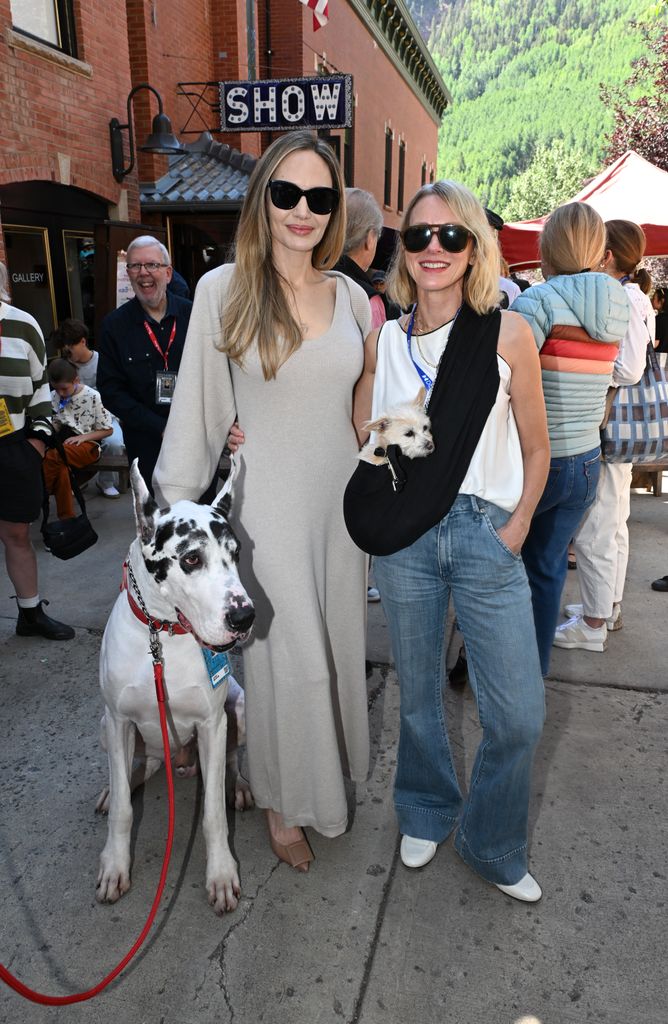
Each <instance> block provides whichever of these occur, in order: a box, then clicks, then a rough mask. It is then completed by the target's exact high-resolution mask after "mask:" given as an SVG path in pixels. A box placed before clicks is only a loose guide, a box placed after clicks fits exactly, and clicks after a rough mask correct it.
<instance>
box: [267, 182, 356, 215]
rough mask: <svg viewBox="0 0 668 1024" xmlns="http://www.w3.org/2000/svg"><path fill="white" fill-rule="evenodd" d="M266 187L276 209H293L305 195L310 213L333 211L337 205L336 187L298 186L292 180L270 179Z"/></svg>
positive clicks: (337, 192) (337, 194)
mask: <svg viewBox="0 0 668 1024" xmlns="http://www.w3.org/2000/svg"><path fill="white" fill-rule="evenodd" d="M267 188H268V189H269V194H270V196H271V201H272V203H273V204H274V206H275V207H276V209H278V210H294V208H295V206H296V205H297V203H298V202H299V200H300V199H301V197H302V196H305V197H306V202H307V204H308V208H309V210H310V211H311V213H318V214H320V215H321V216H322V215H323V214H326V213H333V212H334V210H335V209H336V208H337V206H338V205H339V191H338V189H336V188H325V187H320V188H300V187H299V185H295V184H294V182H292V181H270V182H269V184H268V185H267Z"/></svg>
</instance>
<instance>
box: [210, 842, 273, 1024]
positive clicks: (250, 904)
mask: <svg viewBox="0 0 668 1024" xmlns="http://www.w3.org/2000/svg"><path fill="white" fill-rule="evenodd" d="M280 866H281V861H276V863H275V864H274V865H273V867H272V868H271V870H270V872H269V874H268V875H267V877H266V878H265V879H264V880H263V881H261V882H260V883H259V885H258V886H257V888H256V889H255V892H254V893H253V894H252V895H251V896H243V897H242V899H241V903H245V904H246V907H245V909H244V911H243V913H242V914H241V916H240V917H238V918H237V919H236V920H235V922H234V924H233V925H232V927H231V928H230V929H229V930H228V931H227V932H226V934H225V937H224V939H223V940H222V941H221V942H220V944H219V945H218V946H216V948H215V949H214V951H213V953H211V955H210V956H209V961H210V962H213V961H217V962H218V968H219V970H220V981H219V983H218V984H219V987H220V990H221V992H222V993H223V999H224V1000H225V1006H226V1007H227V1009H228V1010H229V1013H230V1024H232V1022H233V1021H234V1018H235V1014H234V1007H233V1005H232V1000H231V998H230V991H229V986H228V983H227V970H226V968H225V951H226V947H227V944H228V942H229V939H230V937H231V936H232V935H233V934H234V932H236V931H237V930H238V929H239V928H242V927H243V925H245V924H246V921H247V920H248V919H249V917H250V915H251V913H252V911H253V908H254V906H255V901H256V900H257V898H258V896H259V895H260V893H261V892H262V891H263V890H264V888H265V887H266V886H267V884H268V883H269V882H270V881H271V879H272V877H273V876H274V875H275V874H276V872H277V871H278V869H279V868H280ZM240 911H241V907H240V906H239V907H237V911H236V914H239V913H240Z"/></svg>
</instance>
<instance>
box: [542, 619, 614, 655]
mask: <svg viewBox="0 0 668 1024" xmlns="http://www.w3.org/2000/svg"><path fill="white" fill-rule="evenodd" d="M552 643H553V644H554V646H555V647H565V648H566V649H567V650H569V651H570V650H579V651H599V652H601V651H604V650H605V649H606V647H607V646H608V627H607V626H606V624H605V623H603V625H602V626H596V627H594V626H588V625H587V623H586V622H585V620H584V619H583V618H582V616H581V615H576V616H574V617H573V618H572V619H568V621H567V622H562V624H561V626H557V629H556V631H555V634H554V640H553V641H552Z"/></svg>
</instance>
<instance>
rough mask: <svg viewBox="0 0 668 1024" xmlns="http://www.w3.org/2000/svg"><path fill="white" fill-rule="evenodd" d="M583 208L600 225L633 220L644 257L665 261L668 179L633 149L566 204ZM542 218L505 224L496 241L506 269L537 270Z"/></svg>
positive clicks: (666, 249) (543, 221)
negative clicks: (643, 246) (591, 212)
mask: <svg viewBox="0 0 668 1024" xmlns="http://www.w3.org/2000/svg"><path fill="white" fill-rule="evenodd" d="M570 201H571V202H573V203H575V202H577V203H588V204H589V205H590V206H593V208H594V209H595V210H596V211H597V213H599V214H600V215H601V217H602V218H603V220H615V219H617V218H621V219H623V220H632V221H635V223H636V224H640V226H641V227H642V229H643V231H644V232H645V234H646V236H647V249H646V251H645V255H646V256H668V173H667V172H666V171H662V170H661V169H660V168H659V167H655V166H654V164H651V163H649V161H647V160H644V159H643V157H641V156H639V155H638V154H637V153H635V152H634V151H633V150H632V149H629V150H628V152H626V153H624V156H620V157H619V159H618V160H615V162H614V163H613V164H611V165H610V166H609V167H606V168H605V170H603V171H601V173H600V174H598V175H597V176H596V177H595V178H592V180H591V181H590V182H589V184H588V185H585V187H584V188H583V189H582V191H581V192H578V194H577V195H576V196H573V198H572V199H571V200H570ZM546 220H547V216H545V217H537V218H536V219H535V220H522V221H517V222H515V223H512V224H506V225H505V226H504V228H503V231H501V233H500V235H499V241H500V243H501V251H502V252H503V255H504V256H505V258H506V260H507V261H508V264H509V265H510V266H511V267H537V266H539V265H540V257H539V255H538V241H539V239H540V233H541V231H542V230H543V225H544V223H545V221H546Z"/></svg>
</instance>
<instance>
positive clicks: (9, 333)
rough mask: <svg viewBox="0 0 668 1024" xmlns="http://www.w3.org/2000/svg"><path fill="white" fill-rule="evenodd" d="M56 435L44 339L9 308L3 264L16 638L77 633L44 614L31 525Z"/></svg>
mask: <svg viewBox="0 0 668 1024" xmlns="http://www.w3.org/2000/svg"><path fill="white" fill-rule="evenodd" d="M52 434H53V428H52V426H51V392H50V389H49V381H48V378H47V375H46V348H45V345H44V338H43V336H42V332H41V330H40V327H39V324H38V323H37V321H36V320H35V319H34V318H33V317H32V316H31V315H30V313H25V312H24V311H23V310H22V309H17V308H16V307H15V306H10V305H9V291H8V281H7V269H6V267H5V265H4V263H0V541H2V544H3V546H4V549H5V563H6V566H7V575H8V576H9V578H10V580H11V581H12V584H13V585H14V589H15V590H16V595H15V596H16V602H17V604H18V608H19V617H18V621H17V623H16V632H17V634H18V635H19V636H41V637H44V639H45V640H71V639H72V638H73V637H74V630H73V629H72V627H71V626H66V625H65V623H63V622H57V621H56V619H52V618H50V617H49V616H48V615H47V614H46V613H45V611H44V609H43V608H42V605H43V604H44V603H45V602H44V601H42V600H41V599H40V596H39V591H38V586H37V558H36V556H35V549H34V548H33V546H32V543H31V540H30V524H31V523H32V522H33V521H34V520H35V519H37V518H38V517H39V514H40V512H41V510H42V500H43V483H42V465H41V464H42V459H43V458H44V453H45V451H46V445H47V442H48V441H49V440H50V438H51V436H52ZM46 603H47V604H48V601H47V602H46Z"/></svg>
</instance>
